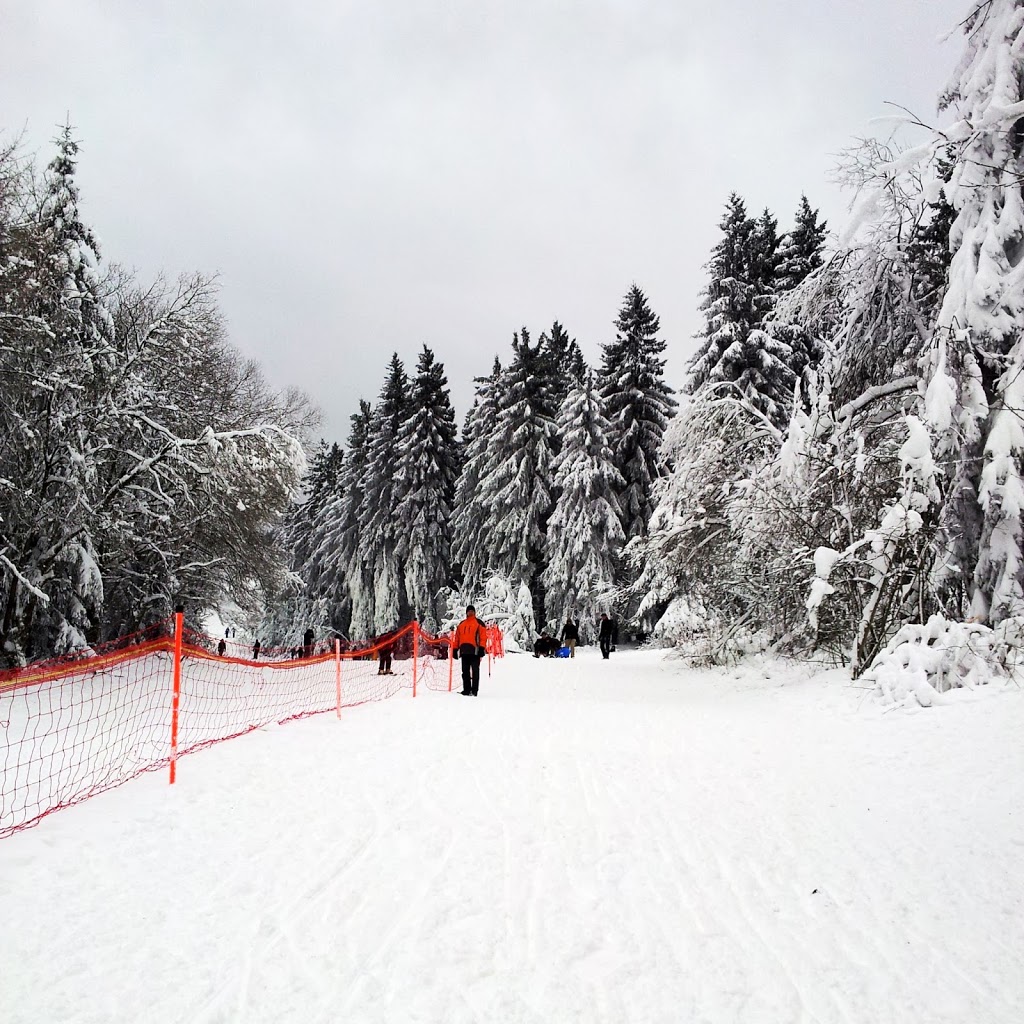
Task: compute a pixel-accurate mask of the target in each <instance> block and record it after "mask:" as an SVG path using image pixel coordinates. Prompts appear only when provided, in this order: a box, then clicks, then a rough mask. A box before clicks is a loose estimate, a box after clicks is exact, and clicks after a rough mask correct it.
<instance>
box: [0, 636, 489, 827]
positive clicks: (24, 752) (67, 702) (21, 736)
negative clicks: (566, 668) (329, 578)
mask: <svg viewBox="0 0 1024 1024" xmlns="http://www.w3.org/2000/svg"><path fill="white" fill-rule="evenodd" d="M172 634H173V621H167V622H162V623H158V624H156V625H154V626H152V627H150V628H149V629H147V630H145V631H143V632H142V633H139V634H136V635H135V636H132V637H128V638H125V639H122V640H119V641H117V642H116V643H114V644H110V645H107V646H106V647H103V648H97V649H94V650H93V651H91V652H89V656H88V657H77V658H62V659H54V660H51V661H47V662H37V663H35V664H32V665H29V666H27V667H25V668H23V669H17V670H11V671H7V672H0V768H2V774H0V838H3V837H5V836H8V835H10V834H12V833H14V832H17V831H20V830H21V829H24V828H28V827H29V826H31V825H34V824H36V823H38V822H39V821H41V820H42V819H43V818H44V817H46V815H48V814H51V813H52V812H53V811H56V810H59V809H60V808H62V807H69V806H71V805H72V804H76V803H79V802H80V801H82V800H86V799H88V798H89V797H91V796H95V795H96V794H98V793H102V792H104V791H105V790H108V789H112V788H113V787H115V786H119V785H121V784H122V783H123V782H127V781H128V780H129V779H132V778H134V777H136V776H137V775H139V774H141V773H142V772H145V771H152V770H153V769H156V768H161V767H165V766H167V765H168V763H169V761H170V759H171V721H172V704H173V679H174V646H175V645H174V637H173V635H172ZM492 634H493V637H492ZM500 638H501V634H500V631H498V630H496V629H492V631H490V632H489V638H488V649H489V650H490V649H491V648H492V646H493V647H494V649H495V650H496V651H497V650H499V649H500V642H501V639H500ZM339 646H340V650H339V652H338V654H337V655H336V654H335V650H334V644H333V642H331V641H319V642H317V643H315V644H313V645H311V646H310V647H308V648H294V649H273V648H270V649H267V648H260V649H254V647H253V645H250V644H241V643H237V642H235V641H232V640H228V639H224V640H220V639H218V638H215V637H210V636H207V635H205V634H203V633H199V632H196V631H194V630H191V629H187V628H186V629H184V630H183V635H182V659H181V677H180V693H179V707H178V732H177V754H178V756H179V757H180V756H181V755H182V754H185V753H189V752H190V751H195V750H199V749H202V748H203V747H207V746H210V745H211V744H213V743H219V742H221V741H222V740H226V739H231V738H232V737H235V736H241V735H243V734H244V733H247V732H250V731H252V730H253V729H258V728H261V727H263V726H266V725H270V724H272V723H281V722H287V721H289V720H291V719H294V718H303V717H305V716H308V715H315V714H321V713H323V712H327V711H334V710H340V709H341V708H344V707H352V706H355V705H357V704H363V703H366V702H367V701H378V700H384V699H386V698H388V697H392V696H394V695H395V694H396V693H398V692H399V690H401V689H403V688H406V689H414V687H415V686H421V687H423V686H425V687H428V688H430V689H434V690H445V689H448V688H449V677H450V662H449V654H448V639H447V637H446V636H439V637H435V636H432V635H431V634H429V633H425V632H423V631H422V630H420V628H419V626H418V624H416V623H410V624H409V625H408V626H405V627H403V628H402V629H400V630H397V631H395V632H393V633H390V634H387V635H385V636H382V637H378V638H376V639H374V640H369V641H366V642H363V643H360V644H349V643H343V644H341V645H339Z"/></svg>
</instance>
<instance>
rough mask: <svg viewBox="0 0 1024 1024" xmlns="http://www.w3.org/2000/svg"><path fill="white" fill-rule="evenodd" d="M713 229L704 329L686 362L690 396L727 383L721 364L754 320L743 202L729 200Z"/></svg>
mask: <svg viewBox="0 0 1024 1024" xmlns="http://www.w3.org/2000/svg"><path fill="white" fill-rule="evenodd" d="M718 226H719V228H720V229H721V231H722V237H721V239H720V240H719V242H718V244H717V245H716V246H715V247H714V249H712V251H711V259H710V260H709V261H708V264H707V270H708V274H709V275H710V280H709V281H708V285H707V288H706V289H705V290H704V299H703V301H702V303H701V307H700V308H701V310H702V312H703V313H704V319H705V326H704V330H703V331H702V332H701V333H700V334H699V335H698V337H700V338H702V339H703V340H702V341H701V343H700V347H699V348H698V350H697V353H696V355H695V356H694V357H693V359H692V360H691V362H690V376H689V381H688V384H687V389H686V390H687V392H688V393H689V394H694V393H695V392H696V391H697V390H698V388H701V387H703V386H704V385H705V384H710V385H715V384H718V383H720V382H722V381H724V380H731V379H732V377H731V375H728V374H726V373H725V372H724V371H723V370H722V369H721V368H720V367H721V364H722V361H723V359H724V358H725V355H726V353H727V352H728V351H729V350H730V349H731V348H733V346H736V345H739V344H742V342H743V341H744V339H745V338H746V335H747V334H748V333H749V331H750V329H751V328H752V327H753V326H754V324H755V322H756V319H757V313H756V309H755V305H756V298H757V292H756V289H755V287H754V285H753V284H751V282H750V281H749V280H748V270H749V267H750V250H751V245H752V238H753V235H754V231H755V228H756V225H755V222H754V220H753V219H752V218H750V217H749V216H747V207H746V203H744V201H743V199H742V198H741V197H740V196H738V195H737V194H736V193H735V192H733V193H732V194H731V195H730V196H729V199H728V202H727V203H726V207H725V214H724V216H723V217H722V219H721V221H720V222H719V225H718Z"/></svg>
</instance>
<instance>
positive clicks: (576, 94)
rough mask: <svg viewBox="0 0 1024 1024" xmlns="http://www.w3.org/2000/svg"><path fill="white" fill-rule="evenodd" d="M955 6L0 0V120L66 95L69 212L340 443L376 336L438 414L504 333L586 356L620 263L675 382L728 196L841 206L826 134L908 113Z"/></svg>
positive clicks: (33, 120)
mask: <svg viewBox="0 0 1024 1024" xmlns="http://www.w3.org/2000/svg"><path fill="white" fill-rule="evenodd" d="M968 6H969V4H968V2H967V0H773V2H769V3H766V2H764V0H735V2H727V0H702V2H700V3H696V2H693V0H573V2H560V0H498V2H490V0H449V2H447V3H441V2H437V0H421V2H416V0H363V2H361V3H352V2H347V0H291V2H284V0H249V2H247V3H228V2H224V0H120V2H114V0H106V2H104V0H0V99H2V108H0V111H2V113H0V129H3V130H4V132H5V133H6V134H7V135H8V136H10V135H12V134H14V135H16V134H18V133H19V132H22V131H24V141H25V145H26V148H27V149H28V150H29V151H30V152H34V153H36V154H37V156H38V159H39V161H40V162H42V163H45V162H46V161H47V160H49V158H50V156H51V154H52V148H51V146H50V144H49V143H50V140H51V139H52V138H53V137H54V135H55V134H56V126H57V125H59V124H62V123H63V122H64V121H65V119H66V117H67V116H70V118H71V123H72V124H73V125H74V127H75V130H76V134H77V137H78V138H79V139H80V140H81V143H82V148H81V153H80V165H79V183H80V186H81V191H82V202H83V208H84V213H85V217H86V220H87V221H89V222H90V223H91V224H92V225H93V227H94V228H95V230H96V232H97V234H98V237H99V238H100V239H101V242H102V245H103V256H104V258H105V259H107V260H114V261H117V262H120V263H123V264H126V265H128V266H131V267H134V268H136V269H137V270H138V272H139V274H140V275H141V276H142V277H144V278H151V277H153V276H155V275H156V274H157V273H158V272H159V271H161V270H163V271H164V272H166V273H167V274H169V275H171V276H175V275H177V274H178V273H181V272H184V271H190V270H202V271H207V272H216V273H218V274H219V275H220V281H221V304H222V308H223V310H224V312H225V313H226V315H227V318H228V321H229V326H230V331H231V336H232V339H233V340H234V342H235V343H236V344H237V345H238V346H239V348H241V349H242V350H243V351H244V352H246V353H247V354H250V355H253V356H255V357H257V358H258V359H259V360H260V361H261V362H262V364H263V366H264V368H265V371H266V374H267V376H268V378H269V379H270V380H272V381H273V382H275V383H276V384H278V385H279V386H285V385H288V384H295V385H299V386H301V387H303V388H304V389H305V390H306V391H307V392H309V394H310V395H311V396H312V397H313V398H314V400H315V401H316V402H317V403H318V404H319V405H320V407H321V408H322V409H323V411H324V414H325V420H324V427H323V433H324V435H325V436H326V437H328V438H330V439H332V440H343V439H344V438H345V437H346V436H347V433H348V416H349V415H350V414H351V413H352V412H353V411H354V410H355V408H356V406H357V402H358V399H359V398H360V397H365V398H367V399H371V400H373V399H375V398H376V395H377V392H378V391H379V389H380V385H381V382H382V378H383V374H384V368H385V364H386V362H387V360H388V358H389V357H390V354H391V352H392V351H397V352H398V353H399V355H400V356H401V357H402V358H403V359H404V360H405V362H406V366H407V368H408V369H410V370H411V369H413V368H414V366H415V361H416V356H417V353H418V352H419V350H420V348H421V346H422V345H423V344H424V343H426V344H428V345H430V346H431V347H432V348H433V349H434V351H435V353H436V355H437V357H438V358H439V359H440V360H441V361H442V362H443V363H444V364H445V366H446V368H447V371H448V377H449V380H450V381H451V384H452V393H453V398H454V400H455V403H456V410H457V414H458V416H459V420H460V422H461V419H462V417H463V415H464V414H465V412H466V410H467V408H468V405H469V402H470V400H471V397H472V378H473V377H474V376H479V375H482V374H485V373H487V372H488V371H489V370H490V366H491V363H492V361H493V358H494V355H495V353H497V354H499V355H501V356H502V358H503V360H504V358H505V357H506V354H507V352H508V347H509V341H510V339H511V337H512V332H513V331H514V330H516V329H517V328H519V327H520V326H521V325H523V324H525V325H526V326H528V327H529V328H530V330H531V331H532V332H533V333H534V336H536V335H537V334H539V333H540V332H541V331H542V330H543V329H544V328H546V327H548V326H550V324H551V322H552V321H553V320H555V319H558V320H560V321H561V322H562V323H563V324H564V325H565V326H566V327H567V329H568V331H569V333H570V334H571V335H572V336H574V337H576V338H577V339H578V340H579V342H580V344H581V345H582V347H583V350H584V353H585V354H586V355H587V357H588V359H590V360H591V361H592V362H593V363H597V361H598V359H599V353H600V344H601V343H602V342H607V341H609V340H610V339H611V338H612V337H613V336H614V329H613V327H612V321H613V319H614V317H615V315H616V313H617V311H618V309H619V306H620V304H621V300H622V296H623V295H624V294H625V292H626V291H627V289H628V288H629V286H630V284H631V283H632V282H634V281H635V282H636V283H637V284H638V285H639V286H640V287H641V288H642V289H643V290H644V291H645V292H646V294H647V296H648V298H649V300H650V302H651V305H652V307H653V309H654V310H655V312H656V313H658V314H659V316H660V317H661V326H662V336H663V337H664V338H665V340H666V341H667V343H668V366H667V373H668V379H669V383H670V384H671V385H672V386H674V387H678V386H679V385H680V384H681V383H682V381H683V378H684V374H685V366H686V361H687V359H688V357H689V356H690V355H691V354H692V353H693V351H694V345H695V343H694V341H693V338H692V335H693V334H694V332H695V331H696V330H698V328H699V326H700V323H701V321H700V317H699V314H698V312H697V307H698V303H699V293H700V290H701V288H702V287H703V286H704V284H705V274H704V270H703V264H704V263H705V262H706V261H707V259H708V256H709V252H710V249H711V247H712V246H713V245H714V244H715V242H716V241H717V238H718V228H717V224H718V221H719V219H720V217H721V213H722V208H723V205H724V202H725V199H726V197H727V195H728V193H729V192H730V191H733V190H735V191H737V192H739V193H740V194H741V195H742V196H743V197H744V198H745V199H746V200H747V203H748V207H749V208H750V209H751V210H752V211H753V212H757V211H759V210H761V209H762V208H764V207H765V206H767V207H769V208H770V209H771V210H772V211H773V212H774V213H775V214H776V215H777V216H778V218H779V221H780V228H781V229H785V228H787V227H788V226H789V224H790V220H791V217H792V214H793V211H794V210H795V209H796V206H797V203H798V201H799V198H800V194H801V193H802V192H805V193H806V194H807V196H808V198H809V199H810V201H811V204H812V206H817V207H820V208H821V210H822V212H823V214H825V215H826V216H827V217H828V218H829V221H830V225H831V226H833V227H835V228H839V227H840V226H841V223H842V220H843V217H844V214H845V210H846V204H847V197H845V196H844V195H843V194H842V193H840V191H839V190H838V188H837V187H836V186H835V185H834V184H833V183H832V182H831V181H830V175H831V171H832V168H833V166H834V164H835V159H836V154H837V153H838V152H839V151H840V150H842V149H843V148H844V147H845V146H847V145H849V144H850V143H851V141H852V140H853V139H854V138H855V137H857V136H863V135H866V134H872V133H874V134H881V133H885V132H887V128H886V127H885V126H884V125H879V124H872V120H873V119H874V118H877V117H879V116H884V115H885V114H886V113H887V112H889V111H890V110H891V108H888V107H887V106H886V102H887V101H892V102H898V103H902V104H904V105H906V106H908V107H911V108H913V109H914V110H915V111H916V112H917V113H918V114H920V115H921V116H923V117H925V118H926V119H927V118H931V117H932V116H933V115H934V111H935V98H936V95H937V93H938V92H939V90H940V89H941V87H942V86H943V85H944V84H945V81H946V78H947V76H948V75H949V74H950V72H951V71H952V67H953V65H954V63H955V61H956V59H957V57H958V55H959V50H960V47H959V42H958V41H957V40H953V41H951V42H947V43H945V44H942V43H941V42H940V39H941V37H942V36H943V35H945V34H946V33H947V32H948V31H949V30H950V29H952V28H954V27H955V26H956V24H957V23H958V21H959V20H960V19H961V18H962V17H963V16H964V14H965V13H966V12H967V9H968Z"/></svg>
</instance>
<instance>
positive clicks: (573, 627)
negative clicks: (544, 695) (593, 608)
mask: <svg viewBox="0 0 1024 1024" xmlns="http://www.w3.org/2000/svg"><path fill="white" fill-rule="evenodd" d="M598 626H599V628H598V636H597V639H598V643H599V644H600V647H601V657H602V658H608V656H609V655H610V654H611V652H612V651H614V650H615V648H616V646H617V644H618V642H619V636H618V634H619V625H618V623H617V622H616V621H615V620H614V619H613V618H611V617H610V616H609V615H608V613H607V612H601V620H600V622H599V624H598ZM579 642H580V626H579V623H578V622H576V621H575V620H574V619H573V618H572V616H571V615H570V616H569V618H568V619H566V620H565V625H564V626H563V627H562V635H561V637H560V638H558V639H556V638H555V637H553V636H552V635H551V634H550V633H549V632H548V631H547V630H544V632H543V633H541V635H540V636H539V637H538V638H537V641H536V643H534V645H533V656H534V657H535V658H553V657H555V655H556V654H557V653H558V651H559V650H560V649H561V648H563V647H564V648H568V650H569V655H568V656H569V657H570V658H575V657H576V645H577V644H578V643H579Z"/></svg>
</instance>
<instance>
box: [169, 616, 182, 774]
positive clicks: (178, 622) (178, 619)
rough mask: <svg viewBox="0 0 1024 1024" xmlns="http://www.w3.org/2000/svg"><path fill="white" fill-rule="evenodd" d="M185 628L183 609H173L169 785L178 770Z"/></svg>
mask: <svg viewBox="0 0 1024 1024" xmlns="http://www.w3.org/2000/svg"><path fill="white" fill-rule="evenodd" d="M184 628H185V609H184V608H183V607H182V606H181V605H178V607H177V608H175V609H174V698H173V700H172V702H171V783H170V784H171V785H172V786H173V785H174V778H175V775H176V774H177V768H178V707H179V705H180V703H181V634H182V631H183V630H184Z"/></svg>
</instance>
